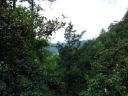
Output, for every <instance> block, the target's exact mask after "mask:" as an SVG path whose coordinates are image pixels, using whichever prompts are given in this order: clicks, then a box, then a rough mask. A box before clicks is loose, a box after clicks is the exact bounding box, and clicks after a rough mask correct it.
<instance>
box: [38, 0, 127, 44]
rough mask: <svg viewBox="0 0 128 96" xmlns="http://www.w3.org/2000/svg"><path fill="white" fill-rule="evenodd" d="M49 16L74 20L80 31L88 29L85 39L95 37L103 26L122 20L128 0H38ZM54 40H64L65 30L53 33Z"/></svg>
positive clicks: (105, 27)
mask: <svg viewBox="0 0 128 96" xmlns="http://www.w3.org/2000/svg"><path fill="white" fill-rule="evenodd" d="M38 3H39V4H40V5H41V6H42V7H43V8H44V9H45V12H44V14H45V15H46V16H47V17H48V18H54V17H62V16H61V15H62V14H64V15H65V16H67V17H68V18H67V19H66V20H67V21H72V23H73V24H74V25H75V29H77V30H78V32H81V31H82V30H86V33H85V35H84V36H83V39H91V38H95V37H97V36H98V35H99V34H100V31H101V29H102V28H104V29H106V30H107V28H108V26H109V25H110V23H112V22H113V21H120V20H121V19H122V18H123V16H124V14H125V12H126V11H127V9H128V0H56V2H54V3H52V4H51V3H49V2H47V1H45V0H43V1H41V0H38ZM53 37H55V39H53V40H52V42H56V41H60V42H61V41H63V40H64V38H63V32H62V31H59V32H57V33H56V34H54V35H53Z"/></svg>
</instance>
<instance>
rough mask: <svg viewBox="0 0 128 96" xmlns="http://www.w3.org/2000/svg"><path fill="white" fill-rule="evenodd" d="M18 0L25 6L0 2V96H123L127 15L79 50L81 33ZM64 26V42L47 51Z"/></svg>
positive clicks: (127, 78) (127, 87)
mask: <svg viewBox="0 0 128 96" xmlns="http://www.w3.org/2000/svg"><path fill="white" fill-rule="evenodd" d="M22 1H23V2H24V1H28V2H29V4H30V7H29V8H25V7H22V6H16V2H17V0H1V1H0V96H128V12H127V13H126V15H125V16H124V18H123V19H122V20H121V21H119V22H116V23H112V24H111V25H110V26H109V28H108V31H105V30H102V32H101V34H100V35H99V37H97V38H96V39H92V40H87V41H86V42H85V43H84V44H82V45H81V41H80V40H81V37H82V36H83V34H84V31H83V32H81V33H80V34H76V30H75V29H74V28H73V24H72V23H71V22H69V23H68V24H66V23H65V22H63V21H59V20H58V19H55V20H49V19H47V17H45V16H40V15H39V11H41V10H42V9H41V8H40V7H39V6H37V5H35V3H34V2H31V0H22ZM51 1H54V0H51ZM64 27H65V33H64V37H65V43H64V44H63V43H60V44H59V43H58V44H57V45H56V47H57V48H58V53H57V54H56V53H52V52H50V51H49V50H47V48H48V47H49V46H50V44H49V42H50V40H51V39H50V37H51V35H52V33H53V32H56V31H57V30H59V29H61V28H64Z"/></svg>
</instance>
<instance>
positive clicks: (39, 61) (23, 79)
mask: <svg viewBox="0 0 128 96" xmlns="http://www.w3.org/2000/svg"><path fill="white" fill-rule="evenodd" d="M0 22H1V23H0V49H1V50H0V66H1V67H0V77H1V80H0V95H1V96H10V95H11V96H43V95H45V96H54V94H53V92H52V90H50V89H49V88H48V86H47V84H46V83H45V79H46V74H45V70H44V68H43V67H42V66H45V61H44V60H45V58H46V57H47V54H46V53H47V51H46V50H45V48H46V46H48V37H49V36H50V35H51V34H52V32H53V31H56V30H58V29H59V28H61V27H62V26H64V23H63V22H58V21H57V20H56V21H53V20H47V19H46V17H41V16H40V15H39V14H38V10H36V9H34V11H33V14H31V11H30V10H28V9H26V8H23V7H16V8H15V9H12V8H11V7H3V8H1V9H0Z"/></svg>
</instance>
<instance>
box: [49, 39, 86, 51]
mask: <svg viewBox="0 0 128 96" xmlns="http://www.w3.org/2000/svg"><path fill="white" fill-rule="evenodd" d="M80 42H81V46H82V45H83V44H84V43H85V42H86V41H85V40H83V41H80ZM56 46H57V43H51V44H50V47H49V48H48V50H49V51H50V52H52V53H58V49H57V47H56Z"/></svg>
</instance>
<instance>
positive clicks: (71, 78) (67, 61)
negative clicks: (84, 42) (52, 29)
mask: <svg viewBox="0 0 128 96" xmlns="http://www.w3.org/2000/svg"><path fill="white" fill-rule="evenodd" d="M75 32H76V30H74V29H73V25H72V23H69V24H68V27H67V28H66V29H65V34H64V36H65V41H66V43H64V44H59V45H58V50H59V58H60V60H59V62H58V64H59V66H60V70H62V74H61V75H62V82H64V85H65V87H64V94H65V95H64V96H78V92H79V88H80V86H81V81H80V80H82V79H83V78H82V76H81V74H80V70H79V68H78V67H77V66H78V65H77V63H76V62H77V60H78V59H79V54H77V52H78V49H79V47H80V41H79V40H80V38H81V36H82V35H83V33H84V32H82V33H81V34H76V33H75ZM81 78H82V79H81Z"/></svg>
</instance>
